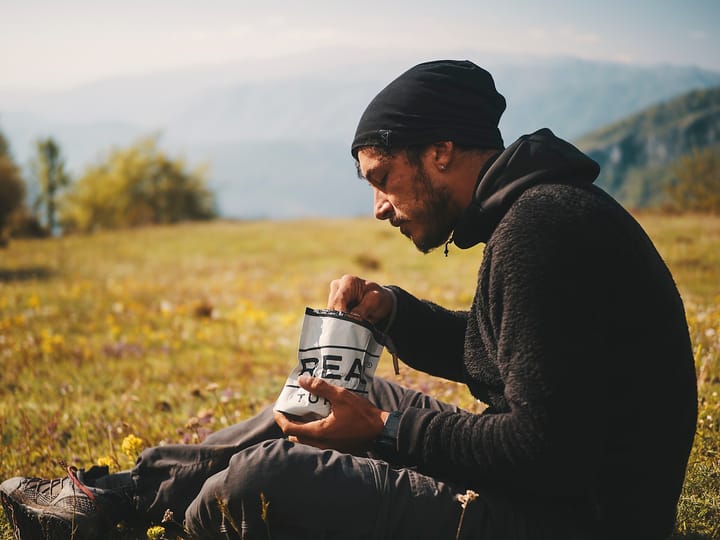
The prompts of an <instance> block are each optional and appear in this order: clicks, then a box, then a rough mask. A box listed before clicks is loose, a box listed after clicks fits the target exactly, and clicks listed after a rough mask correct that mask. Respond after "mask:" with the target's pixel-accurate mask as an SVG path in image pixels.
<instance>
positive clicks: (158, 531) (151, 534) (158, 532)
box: [147, 525, 165, 540]
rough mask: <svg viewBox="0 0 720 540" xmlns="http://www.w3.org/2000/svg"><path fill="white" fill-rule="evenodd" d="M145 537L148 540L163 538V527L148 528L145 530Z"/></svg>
mask: <svg viewBox="0 0 720 540" xmlns="http://www.w3.org/2000/svg"><path fill="white" fill-rule="evenodd" d="M147 537H148V540H161V539H162V538H164V537H165V527H160V526H159V525H156V526H155V527H150V528H149V529H148V530H147Z"/></svg>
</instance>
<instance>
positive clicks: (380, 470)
mask: <svg viewBox="0 0 720 540" xmlns="http://www.w3.org/2000/svg"><path fill="white" fill-rule="evenodd" d="M370 400H371V401H372V402H373V403H374V404H375V405H376V406H378V407H380V408H381V409H384V410H402V409H404V408H406V407H423V408H431V409H435V410H457V409H456V407H454V406H451V405H448V404H444V403H441V402H439V401H437V400H435V399H433V398H431V397H429V396H427V395H424V394H421V393H419V392H415V391H412V390H408V389H405V388H402V387H400V386H398V385H395V384H392V383H389V382H387V381H384V380H382V379H379V378H376V380H375V384H374V386H373V389H372V391H371V393H370ZM132 479H133V482H134V483H135V492H136V498H135V502H136V505H137V507H138V509H139V511H140V512H141V513H142V514H143V515H145V516H147V517H148V518H149V519H151V520H152V521H155V522H159V521H160V520H161V518H162V516H163V514H164V512H165V511H166V510H168V509H169V510H172V511H173V513H174V515H175V518H176V519H180V520H181V519H182V517H183V516H184V518H185V525H186V527H187V529H188V530H189V531H190V532H191V533H192V535H194V537H197V538H245V539H247V540H251V539H256V538H262V539H265V538H268V539H272V540H283V539H304V538H313V539H346V540H351V539H360V538H363V539H365V538H367V539H371V538H372V539H383V538H384V539H405V538H407V539H416V538H428V539H445V538H448V539H453V538H487V539H493V540H495V539H501V538H544V537H545V535H544V534H543V532H542V529H543V527H542V526H541V525H540V524H539V523H537V522H535V519H533V517H532V516H533V515H534V514H544V515H545V518H546V517H547V514H545V513H544V512H534V511H532V510H530V511H528V509H527V508H525V509H523V508H521V507H518V506H517V505H514V504H511V503H509V502H508V501H507V500H503V498H502V497H500V496H497V495H492V496H491V495H490V494H488V493H483V492H480V493H478V498H477V499H475V500H473V501H472V502H470V503H468V505H467V509H466V510H465V511H463V508H462V506H461V503H460V501H459V500H458V495H463V494H465V492H466V486H462V485H457V484H452V483H446V482H442V481H439V480H437V479H434V478H431V477H429V476H425V475H422V474H420V473H418V472H416V471H414V470H411V469H407V468H400V467H394V466H393V465H392V464H390V463H387V462H385V461H382V460H379V459H372V458H370V457H357V456H352V455H348V454H343V453H340V452H336V451H332V450H319V449H316V448H314V447H311V446H307V445H302V444H294V443H291V442H290V441H288V440H286V439H284V438H283V434H282V432H281V431H280V429H279V428H278V427H277V425H276V424H275V422H274V420H273V414H272V410H271V409H270V408H268V409H265V410H264V411H263V412H261V413H260V414H258V415H257V416H255V417H253V418H250V419H249V420H246V421H244V422H241V423H239V424H236V425H234V426H230V427H228V428H225V429H223V430H221V431H218V432H216V433H214V434H212V435H211V436H209V437H208V438H207V439H206V440H205V441H204V442H203V443H202V444H199V445H172V446H160V447H156V448H150V449H147V450H145V451H144V452H143V453H142V455H141V456H140V458H139V459H138V462H137V464H136V466H135V468H134V469H133V471H132ZM263 501H264V504H263ZM536 510H539V509H536ZM461 520H462V526H461ZM458 529H459V530H460V531H459V534H458ZM547 537H548V538H551V537H552V538H559V537H560V536H558V534H557V532H556V533H554V534H553V535H552V536H547ZM576 538H579V536H578V537H576Z"/></svg>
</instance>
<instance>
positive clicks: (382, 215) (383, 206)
mask: <svg viewBox="0 0 720 540" xmlns="http://www.w3.org/2000/svg"><path fill="white" fill-rule="evenodd" d="M373 191H374V197H375V201H374V209H375V219H389V218H391V217H392V204H390V201H389V200H388V198H387V195H385V194H384V193H383V192H382V191H380V190H379V189H377V188H373Z"/></svg>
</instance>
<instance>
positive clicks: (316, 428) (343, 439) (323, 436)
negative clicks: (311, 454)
mask: <svg viewBox="0 0 720 540" xmlns="http://www.w3.org/2000/svg"><path fill="white" fill-rule="evenodd" d="M298 383H299V384H300V386H302V387H303V388H304V389H305V390H307V391H308V392H310V393H311V394H314V395H316V396H319V397H322V398H326V399H327V400H328V401H330V403H331V406H332V410H331V411H330V414H329V415H328V416H327V417H325V418H321V419H320V420H315V421H312V422H306V423H303V422H298V421H295V420H291V419H290V418H288V417H287V416H285V415H284V414H283V413H281V412H277V411H276V412H275V421H276V422H277V424H278V426H280V429H282V431H283V433H285V435H288V436H289V437H288V438H289V439H290V440H292V441H295V442H299V443H303V444H309V445H311V446H315V447H317V448H323V449H324V448H332V449H333V450H339V451H341V452H348V453H358V452H363V451H365V450H368V449H369V448H370V447H371V445H372V443H373V441H374V440H375V439H376V438H377V437H378V435H380V433H381V432H382V429H383V426H384V425H385V420H386V419H387V416H388V414H389V413H387V412H385V411H382V410H380V409H378V408H377V407H375V406H374V405H373V404H372V403H370V402H369V401H368V400H367V399H365V398H363V397H360V396H358V395H357V394H355V393H353V392H352V391H350V390H347V389H346V388H342V387H340V386H335V385H332V384H330V383H328V382H326V381H324V380H322V379H318V378H315V377H310V376H307V375H304V376H302V377H300V378H299V379H298Z"/></svg>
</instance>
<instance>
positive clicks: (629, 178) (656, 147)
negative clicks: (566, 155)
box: [576, 87, 720, 208]
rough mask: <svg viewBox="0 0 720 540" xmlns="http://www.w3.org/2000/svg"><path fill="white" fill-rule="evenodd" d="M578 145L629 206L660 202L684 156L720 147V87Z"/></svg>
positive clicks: (664, 106) (689, 96) (605, 185)
mask: <svg viewBox="0 0 720 540" xmlns="http://www.w3.org/2000/svg"><path fill="white" fill-rule="evenodd" d="M576 144H577V145H578V147H580V148H581V149H582V150H584V151H585V152H587V153H588V154H589V155H590V156H591V157H592V158H593V159H595V160H596V161H597V162H598V163H600V166H601V167H602V171H601V173H600V178H599V179H598V182H597V183H598V185H600V186H602V187H603V188H605V189H606V190H608V191H609V192H610V193H612V194H613V195H614V196H615V197H617V198H618V199H619V200H620V201H621V202H622V203H624V204H625V205H626V206H630V207H633V208H643V207H651V206H657V205H660V204H662V202H663V186H664V185H666V184H667V183H668V182H670V181H671V180H672V179H673V174H674V173H673V167H674V164H675V163H676V162H677V160H678V159H680V158H681V157H682V156H684V155H687V154H689V153H690V152H692V150H693V149H700V148H704V147H707V146H712V147H717V148H718V151H720V87H717V88H712V89H702V90H695V91H692V92H689V93H687V94H683V95H682V96H680V97H678V98H676V99H673V100H671V101H667V102H664V103H661V104H659V105H656V106H654V107H650V108H648V109H645V110H644V111H642V112H640V113H637V114H635V115H632V116H630V117H628V118H626V119H624V120H621V121H619V122H616V123H613V124H611V125H609V126H607V127H605V128H602V129H599V130H597V131H594V132H593V133H590V134H589V135H587V136H585V137H582V138H580V139H579V140H577V141H576Z"/></svg>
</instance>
